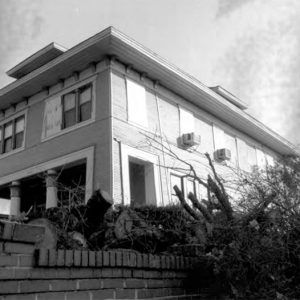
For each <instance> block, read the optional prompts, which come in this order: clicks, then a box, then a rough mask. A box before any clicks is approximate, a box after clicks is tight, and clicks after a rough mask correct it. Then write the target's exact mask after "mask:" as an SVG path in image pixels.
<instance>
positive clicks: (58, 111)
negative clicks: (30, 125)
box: [42, 97, 62, 138]
mask: <svg viewBox="0 0 300 300" xmlns="http://www.w3.org/2000/svg"><path fill="white" fill-rule="evenodd" d="M61 127H62V105H61V97H56V98H52V99H49V100H47V101H46V103H45V112H44V122H43V134H42V138H46V137H48V136H51V135H54V134H56V133H58V132H59V131H60V130H61Z"/></svg>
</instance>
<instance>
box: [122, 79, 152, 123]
mask: <svg viewBox="0 0 300 300" xmlns="http://www.w3.org/2000/svg"><path fill="white" fill-rule="evenodd" d="M127 102H128V103H127V105H128V120H129V121H130V122H133V123H136V124H138V125H140V126H143V127H148V119H147V109H146V92H145V88H144V87H143V86H141V85H139V84H137V83H135V82H133V81H131V80H129V79H127Z"/></svg>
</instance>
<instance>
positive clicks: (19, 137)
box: [15, 131, 24, 148]
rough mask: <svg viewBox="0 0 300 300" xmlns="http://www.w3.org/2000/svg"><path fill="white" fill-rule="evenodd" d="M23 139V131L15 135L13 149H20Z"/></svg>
mask: <svg viewBox="0 0 300 300" xmlns="http://www.w3.org/2000/svg"><path fill="white" fill-rule="evenodd" d="M23 137H24V131H22V132H19V133H17V134H16V135H15V139H16V140H15V147H16V148H20V147H22V145H23Z"/></svg>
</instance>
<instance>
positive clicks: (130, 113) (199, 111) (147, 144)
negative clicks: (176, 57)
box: [0, 27, 295, 215]
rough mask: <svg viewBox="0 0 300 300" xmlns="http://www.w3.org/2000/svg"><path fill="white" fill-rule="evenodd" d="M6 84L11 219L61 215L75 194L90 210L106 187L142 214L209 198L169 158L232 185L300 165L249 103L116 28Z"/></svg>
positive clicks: (3, 119)
mask: <svg viewBox="0 0 300 300" xmlns="http://www.w3.org/2000/svg"><path fill="white" fill-rule="evenodd" d="M7 74H8V75H9V76H11V77H13V78H15V79H16V80H15V81H13V82H12V83H10V84H9V85H7V86H5V87H3V88H2V89H1V90H0V109H1V113H0V198H2V202H1V203H2V213H5V212H6V213H9V214H11V215H17V214H19V213H20V212H21V211H27V210H28V209H29V208H30V207H33V208H34V209H41V208H45V207H46V208H49V207H53V206H56V205H58V201H60V200H61V201H63V200H64V199H65V198H66V199H69V200H70V195H68V193H69V194H70V193H71V192H70V191H72V190H74V188H75V189H76V188H77V189H78V191H83V193H84V199H85V201H87V200H88V199H89V197H90V196H91V195H92V193H93V191H95V190H97V189H99V188H100V189H103V190H106V191H107V192H108V193H110V194H111V195H112V197H113V199H114V202H115V203H123V204H133V205H144V204H154V205H166V204H169V203H171V202H173V201H176V198H175V197H174V192H173V189H172V186H173V185H174V184H177V185H178V186H180V187H181V189H182V190H183V191H184V193H185V194H187V193H188V192H189V191H193V192H194V193H196V194H197V195H198V197H200V198H201V197H203V196H204V195H205V190H203V188H202V187H201V186H199V185H198V184H197V183H196V182H194V181H193V179H192V178H191V177H189V176H183V175H186V172H184V171H183V169H182V168H184V167H185V165H184V164H182V163H181V162H180V161H179V160H176V159H174V158H173V157H171V156H170V155H168V153H166V151H165V150H166V149H167V148H168V147H169V149H172V152H174V153H176V155H178V157H180V159H183V160H184V161H187V162H191V163H193V164H194V165H195V169H196V171H197V173H198V175H199V176H200V177H203V178H205V177H206V176H207V173H208V172H209V171H208V170H209V168H208V164H207V159H206V158H205V156H204V153H209V154H210V156H211V157H212V158H213V160H214V161H215V164H216V166H217V169H218V171H219V172H220V174H223V176H224V177H225V178H226V177H228V178H229V173H230V174H232V173H235V174H236V173H238V172H241V171H243V172H249V171H251V169H252V168H253V166H258V167H260V168H264V167H265V166H266V165H268V164H273V162H274V159H277V158H279V157H281V156H283V155H291V154H295V150H294V146H293V145H292V144H291V143H289V142H288V141H286V140H285V139H283V138H282V137H280V136H279V135H278V134H276V133H275V132H273V131H272V130H271V129H269V128H267V127H266V126H264V125H263V124H262V123H260V122H259V121H257V120H256V119H254V118H253V117H251V116H250V115H249V114H248V113H247V112H246V109H247V106H246V105H245V104H244V103H243V102H242V101H240V100H239V99H238V98H236V97H235V96H233V95H232V94H230V93H229V92H227V91H226V90H225V89H223V88H221V87H220V86H217V87H213V88H209V87H207V86H205V85H203V84H202V83H200V82H199V81H198V80H197V79H195V78H193V77H192V76H190V75H188V74H187V73H185V72H183V71H182V70H180V69H179V68H177V67H176V66H174V65H172V64H170V63H169V62H167V61H166V60H165V59H163V58H161V57H159V56H158V55H157V54H155V53H153V52H152V51H150V50H149V49H147V48H145V47H144V46H142V45H140V44H139V43H137V42H135V41H134V40H132V39H131V38H129V37H127V36H125V35H124V34H122V33H121V32H119V31H118V30H116V29H115V28H113V27H109V28H107V29H105V30H103V31H101V32H100V33H98V34H96V35H95V36H93V37H91V38H89V39H87V40H85V41H83V42H82V43H80V44H78V45H76V46H74V47H73V48H71V49H69V50H67V49H65V48H63V47H61V46H59V45H57V44H55V43H52V44H50V45H48V46H46V47H45V48H43V49H41V50H39V51H38V52H36V53H34V54H33V55H32V56H30V57H29V58H27V59H25V60H24V61H22V62H21V63H19V64H18V65H17V66H15V67H13V68H12V69H11V70H9V71H8V72H7ZM164 147H167V148H164ZM164 149H165V150H164ZM229 170H230V172H229ZM226 172H227V173H226ZM60 186H63V187H65V189H60ZM5 199H7V200H5ZM71 200H72V199H71ZM5 203H6V204H5ZM5 205H6V208H5Z"/></svg>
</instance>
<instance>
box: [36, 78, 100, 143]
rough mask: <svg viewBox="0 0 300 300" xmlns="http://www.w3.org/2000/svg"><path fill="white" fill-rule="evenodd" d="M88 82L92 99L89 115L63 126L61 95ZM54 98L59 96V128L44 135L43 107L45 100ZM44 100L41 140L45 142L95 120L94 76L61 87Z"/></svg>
mask: <svg viewBox="0 0 300 300" xmlns="http://www.w3.org/2000/svg"><path fill="white" fill-rule="evenodd" d="M89 84H90V85H91V87H92V89H91V96H92V99H91V117H90V118H89V119H88V120H85V121H82V122H79V123H76V124H74V125H73V126H69V127H66V128H64V127H63V109H62V105H63V103H62V98H63V96H64V95H66V94H68V93H71V92H72V91H74V90H76V89H78V88H81V87H83V86H86V85H89ZM55 98H59V99H60V104H61V114H60V130H59V131H57V132H55V133H53V134H50V135H46V134H45V113H46V111H45V108H46V104H47V102H48V101H52V100H53V99H55ZM44 102H45V106H44V112H43V129H42V134H41V142H46V141H48V140H51V139H53V138H56V137H58V136H60V135H63V134H67V133H69V132H71V131H73V130H76V129H79V128H81V127H83V126H86V125H89V124H91V123H93V122H94V121H95V115H96V76H95V75H93V76H91V77H88V78H86V79H84V80H82V81H81V82H76V83H74V84H72V85H71V86H69V87H66V88H64V89H62V90H61V91H59V92H57V93H54V94H52V95H50V96H49V97H47V98H46V99H45V100H44Z"/></svg>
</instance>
